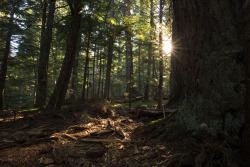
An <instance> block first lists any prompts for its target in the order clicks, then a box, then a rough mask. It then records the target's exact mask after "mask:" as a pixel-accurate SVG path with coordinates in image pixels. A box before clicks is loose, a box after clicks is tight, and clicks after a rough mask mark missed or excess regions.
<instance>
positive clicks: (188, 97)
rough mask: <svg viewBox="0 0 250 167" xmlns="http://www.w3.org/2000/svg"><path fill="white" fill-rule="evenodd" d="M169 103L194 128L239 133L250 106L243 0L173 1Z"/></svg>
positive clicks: (185, 122) (191, 128)
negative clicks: (247, 101) (249, 103)
mask: <svg viewBox="0 0 250 167" xmlns="http://www.w3.org/2000/svg"><path fill="white" fill-rule="evenodd" d="M173 9H174V12H173V14H174V16H173V18H174V22H173V45H174V46H173V51H172V60H171V69H172V73H171V96H170V103H169V104H181V105H180V107H179V111H178V113H177V115H176V119H177V121H178V123H179V124H182V125H184V126H183V127H185V128H187V129H189V130H199V127H200V126H199V125H200V124H201V123H206V124H207V125H208V127H209V128H208V131H209V132H210V133H211V134H214V135H215V134H217V133H224V134H227V135H238V134H239V131H240V129H241V128H242V124H243V118H244V106H245V100H244V99H245V86H244V84H242V83H243V81H244V80H245V73H244V64H243V58H242V57H243V46H242V32H241V22H242V21H241V20H242V12H241V11H242V0H238V1H231V0H220V1H210V0H203V1H199V0H178V1H173Z"/></svg>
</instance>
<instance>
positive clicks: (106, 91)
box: [104, 0, 115, 100]
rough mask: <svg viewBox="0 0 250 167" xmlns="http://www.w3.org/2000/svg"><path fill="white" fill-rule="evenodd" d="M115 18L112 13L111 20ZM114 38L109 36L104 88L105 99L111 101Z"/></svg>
mask: <svg viewBox="0 0 250 167" xmlns="http://www.w3.org/2000/svg"><path fill="white" fill-rule="evenodd" d="M110 5H111V6H112V7H113V6H114V0H111V1H110ZM114 16H115V12H114V11H111V18H113V17H114ZM114 41H115V40H114V36H113V35H112V34H109V44H108V61H107V69H106V80H105V88H104V99H106V100H108V99H109V91H110V73H111V65H112V58H113V50H114Z"/></svg>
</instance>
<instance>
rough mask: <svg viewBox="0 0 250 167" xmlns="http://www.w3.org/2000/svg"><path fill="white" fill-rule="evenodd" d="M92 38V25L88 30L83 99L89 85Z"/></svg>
mask: <svg viewBox="0 0 250 167" xmlns="http://www.w3.org/2000/svg"><path fill="white" fill-rule="evenodd" d="M88 24H90V22H88ZM90 26H91V25H90ZM90 38H91V30H90V27H89V30H88V42H87V49H86V59H85V67H84V76H83V87H82V101H84V100H85V94H86V86H87V87H88V85H87V84H88V73H89V72H88V71H89V49H90Z"/></svg>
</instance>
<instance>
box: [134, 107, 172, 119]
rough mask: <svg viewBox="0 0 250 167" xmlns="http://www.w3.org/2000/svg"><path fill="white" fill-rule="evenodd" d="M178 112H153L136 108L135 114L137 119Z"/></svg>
mask: <svg viewBox="0 0 250 167" xmlns="http://www.w3.org/2000/svg"><path fill="white" fill-rule="evenodd" d="M175 111H177V109H165V110H152V109H144V108H142V107H138V108H135V114H136V116H137V117H141V116H149V117H157V116H164V113H165V115H169V114H171V113H173V112H175Z"/></svg>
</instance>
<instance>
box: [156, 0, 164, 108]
mask: <svg viewBox="0 0 250 167" xmlns="http://www.w3.org/2000/svg"><path fill="white" fill-rule="evenodd" d="M162 12H163V0H160V15H159V19H160V33H159V57H160V62H159V72H160V75H159V87H158V106H157V108H158V109H162V86H163V50H162V28H161V25H162Z"/></svg>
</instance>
